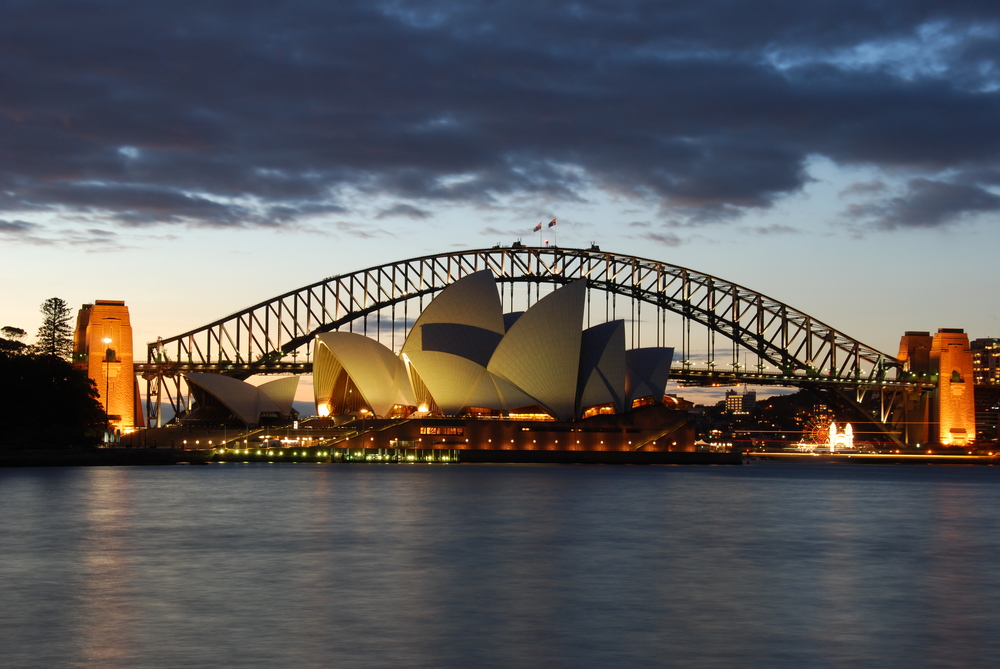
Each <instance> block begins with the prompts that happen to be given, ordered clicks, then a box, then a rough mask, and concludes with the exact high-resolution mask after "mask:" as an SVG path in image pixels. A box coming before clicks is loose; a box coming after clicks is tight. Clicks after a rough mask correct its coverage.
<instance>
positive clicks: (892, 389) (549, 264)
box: [136, 242, 936, 444]
mask: <svg viewBox="0 0 1000 669" xmlns="http://www.w3.org/2000/svg"><path fill="white" fill-rule="evenodd" d="M486 269H488V270H491V271H492V272H493V274H494V275H495V277H496V279H497V283H498V285H499V287H500V293H501V301H502V302H503V306H504V309H505V310H506V311H518V310H523V309H526V308H527V307H528V306H530V305H531V304H532V303H534V302H537V301H538V300H539V299H541V298H542V297H544V295H545V294H547V293H548V292H551V291H552V290H554V289H555V288H556V287H558V286H560V285H563V284H566V283H569V282H571V281H574V280H576V279H580V278H585V279H586V280H587V295H588V297H587V308H586V319H587V326H590V325H596V324H599V323H602V322H606V321H608V320H616V319H623V320H625V321H626V323H627V327H628V328H629V330H628V333H627V336H628V339H629V344H630V347H631V348H635V347H639V346H673V347H674V348H675V350H676V353H675V359H677V358H678V355H679V361H678V362H677V363H676V364H675V366H674V368H673V369H672V370H671V378H673V379H674V380H676V381H678V382H680V383H681V384H682V385H683V384H688V385H736V384H744V383H746V384H750V385H772V386H794V387H809V388H813V389H815V390H816V391H817V392H822V393H825V394H826V396H827V397H829V398H830V401H831V402H832V403H833V404H835V405H842V406H845V407H848V408H849V409H851V410H852V411H856V412H859V413H860V414H861V415H863V416H866V417H870V418H871V420H872V421H873V422H874V423H875V424H877V425H880V426H881V427H882V429H883V431H884V434H885V436H886V438H888V439H890V440H892V441H895V442H896V443H899V444H904V443H906V442H907V441H908V436H907V425H909V424H910V423H911V422H912V421H910V420H908V409H907V407H908V406H910V405H912V404H913V402H912V398H913V397H914V396H915V395H920V394H926V393H928V392H930V391H932V390H933V389H934V388H935V387H936V384H935V382H934V379H932V378H929V377H928V376H926V375H920V374H911V373H909V372H907V371H905V369H904V367H905V365H904V364H903V363H902V362H901V361H900V360H897V359H896V358H893V357H892V356H889V355H887V354H885V353H882V352H880V351H878V350H876V349H874V348H872V347H870V346H867V345H865V344H863V343H862V342H860V341H858V340H856V339H854V338H853V337H850V336H848V335H847V334H845V333H843V332H840V331H838V330H836V329H835V328H833V327H831V326H829V325H826V324H825V323H823V322H821V321H819V320H817V319H815V318H813V317H812V316H810V315H808V314H806V313H805V312H802V311H799V310H797V309H794V308H793V307H791V306H789V305H787V304H784V303H782V302H780V301H778V300H775V299H772V298H770V297H767V296H765V295H763V294H761V293H758V292H757V291H754V290H751V289H749V288H746V287H744V286H741V285H738V284H735V283H732V282H730V281H726V280H724V279H721V278H719V277H715V276H711V275H708V274H704V273H702V272H697V271H695V270H692V269H689V268H686V267H680V266H677V265H672V264H669V263H665V262H660V261H656V260H649V259H645V258H640V257H636V256H631V255H623V254H617V253H609V252H605V251H602V250H601V249H600V248H598V247H597V246H591V247H590V248H589V249H564V248H556V247H529V246H524V245H522V244H521V243H519V242H518V243H515V244H513V245H512V246H510V247H502V246H495V247H493V248H489V249H476V250H467V251H454V252H447V253H440V254H434V255H428V256H422V257H418V258H412V259H408V260H402V261H398V262H392V263H387V264H384V265H378V266H376V267H370V268H367V269H362V270H357V271H354V272H350V273H347V274H341V275H338V276H333V277H329V278H326V279H323V280H322V281H318V282H316V283H313V284H310V285H308V286H304V287H302V288H299V289H297V290H293V291H289V292H287V293H284V294H282V295H278V296H277V297H274V298H271V299H268V300H266V301H263V302H260V303H258V304H255V305H253V306H251V307H247V308H246V309H243V310H241V311H238V312H236V313H233V314H230V315H228V316H225V317H223V318H220V319H219V320H216V321H213V322H212V323H209V324H207V325H204V326H202V327H199V328H196V329H194V330H190V331H188V332H184V333H182V334H179V335H175V336H172V337H167V338H160V339H158V340H157V341H156V342H154V343H152V344H150V345H149V347H148V352H147V360H146V362H145V363H138V364H136V371H137V372H139V373H141V374H142V375H143V378H144V379H146V381H147V390H148V394H147V406H146V411H147V416H148V419H149V424H150V425H158V424H161V421H162V416H163V405H164V404H170V405H171V406H172V408H173V410H174V411H175V413H180V412H182V411H184V410H185V409H186V408H187V405H188V401H189V400H188V398H187V397H186V395H185V390H184V388H183V386H182V381H181V374H183V373H185V372H215V373H220V374H226V375H230V376H233V377H237V378H247V377H249V376H251V375H254V374H278V373H295V374H307V373H310V372H311V371H312V356H313V340H314V338H315V337H316V335H318V334H321V333H323V332H329V331H332V330H342V329H347V330H350V331H352V332H360V333H362V334H365V335H367V336H371V337H374V338H376V339H378V340H379V341H381V342H382V343H383V344H385V345H386V346H388V347H389V348H391V349H393V350H395V351H398V350H399V347H400V346H401V345H402V343H403V341H404V340H405V336H406V333H407V331H408V328H409V327H410V326H411V325H412V323H413V321H414V320H415V318H416V316H417V315H419V313H420V311H421V310H422V309H423V306H424V305H425V303H427V302H429V301H430V299H432V298H433V297H434V295H435V294H437V293H438V292H439V291H441V290H442V289H443V288H445V287H446V286H448V285H449V284H451V283H452V282H454V281H456V280H458V279H460V278H462V277H464V276H466V275H468V274H471V273H473V272H477V271H481V270H486ZM907 398H910V400H909V401H908V400H907Z"/></svg>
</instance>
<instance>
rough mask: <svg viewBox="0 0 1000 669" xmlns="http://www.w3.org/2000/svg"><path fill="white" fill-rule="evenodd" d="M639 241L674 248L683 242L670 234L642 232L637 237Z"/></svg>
mask: <svg viewBox="0 0 1000 669" xmlns="http://www.w3.org/2000/svg"><path fill="white" fill-rule="evenodd" d="M639 237H640V238H641V239H645V240H647V241H650V242H653V243H656V244H660V245H662V246H669V247H676V246H680V245H681V244H683V243H684V241H683V240H682V239H681V238H680V237H678V236H677V235H675V234H674V233H672V232H644V233H643V234H641V235H639Z"/></svg>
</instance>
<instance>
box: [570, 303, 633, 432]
mask: <svg viewBox="0 0 1000 669" xmlns="http://www.w3.org/2000/svg"><path fill="white" fill-rule="evenodd" d="M601 404H614V405H615V410H616V411H617V412H618V413H624V412H625V322H624V321H611V322H609V323H602V324H600V325H595V326H594V327H592V328H587V329H586V330H584V331H583V339H582V341H581V346H580V385H579V402H578V405H577V411H578V412H580V411H582V410H583V409H585V408H587V407H592V406H597V405H601Z"/></svg>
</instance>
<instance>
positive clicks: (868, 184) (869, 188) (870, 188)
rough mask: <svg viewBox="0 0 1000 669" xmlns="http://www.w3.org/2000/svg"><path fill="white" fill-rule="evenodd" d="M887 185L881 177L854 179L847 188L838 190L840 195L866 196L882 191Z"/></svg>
mask: <svg viewBox="0 0 1000 669" xmlns="http://www.w3.org/2000/svg"><path fill="white" fill-rule="evenodd" d="M888 188H889V186H888V185H887V184H886V183H885V182H884V181H882V180H881V179H873V180H871V181H856V182H854V183H852V184H850V185H849V186H847V188H844V189H843V190H841V191H840V197H854V196H862V197H868V196H871V195H878V194H880V193H884V192H885V191H886V190H887V189H888Z"/></svg>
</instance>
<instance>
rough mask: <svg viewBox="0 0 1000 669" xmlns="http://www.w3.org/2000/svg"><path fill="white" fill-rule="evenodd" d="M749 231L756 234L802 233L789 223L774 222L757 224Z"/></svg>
mask: <svg viewBox="0 0 1000 669" xmlns="http://www.w3.org/2000/svg"><path fill="white" fill-rule="evenodd" d="M749 230H750V232H753V233H755V234H758V235H798V234H802V231H801V230H799V229H798V228H793V227H792V226H790V225H781V224H778V223H774V224H772V225H758V226H755V227H751V228H750V229H749Z"/></svg>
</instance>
